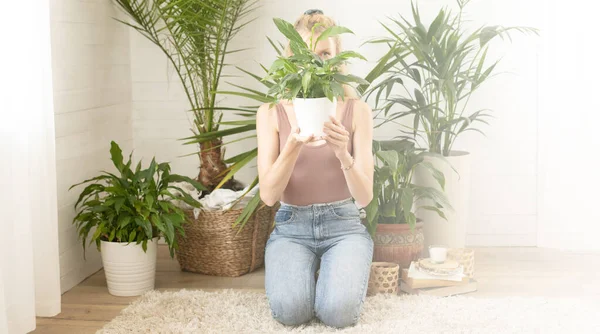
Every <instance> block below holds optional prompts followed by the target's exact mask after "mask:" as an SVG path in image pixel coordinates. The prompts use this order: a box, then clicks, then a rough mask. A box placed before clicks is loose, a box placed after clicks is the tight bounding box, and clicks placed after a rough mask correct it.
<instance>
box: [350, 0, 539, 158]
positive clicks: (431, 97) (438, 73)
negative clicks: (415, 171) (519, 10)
mask: <svg viewBox="0 0 600 334" xmlns="http://www.w3.org/2000/svg"><path fill="white" fill-rule="evenodd" d="M469 1H470V0H457V3H458V6H459V8H460V10H459V13H458V15H453V14H452V13H451V11H449V10H444V9H442V10H440V11H439V14H438V15H437V17H436V18H435V19H434V20H433V21H432V22H431V24H429V27H426V26H425V25H424V23H423V22H422V20H421V16H420V14H419V10H418V8H417V7H416V6H415V5H414V4H412V19H413V22H409V21H408V20H407V19H405V18H404V17H402V16H401V17H400V19H391V21H392V23H393V24H392V25H386V24H383V23H382V26H383V27H384V28H385V29H386V30H387V32H388V33H389V34H390V35H391V36H390V37H384V38H378V39H375V40H371V41H369V42H370V43H385V44H387V45H388V46H389V51H388V52H387V53H386V54H385V55H384V56H383V57H382V58H381V59H380V60H379V61H378V63H377V65H376V66H375V67H374V69H373V70H372V71H371V72H370V73H369V74H368V75H367V77H366V79H367V81H369V82H373V81H375V80H376V79H377V78H379V77H381V76H384V78H383V79H382V80H381V81H380V82H379V83H378V84H376V85H373V86H372V87H370V88H369V87H368V86H366V85H362V86H360V87H359V90H360V91H363V92H364V91H368V93H367V97H368V96H370V95H371V94H372V93H376V108H377V109H379V110H383V111H384V113H385V115H386V117H387V119H386V122H390V121H394V120H396V119H398V118H402V117H405V116H412V117H413V122H412V127H410V126H408V128H409V129H408V131H405V130H403V133H404V134H405V135H406V136H405V137H412V138H414V139H417V137H419V138H421V139H423V140H424V141H425V142H426V145H427V148H428V150H429V152H432V153H437V154H442V155H443V156H448V155H449V154H450V151H451V149H452V145H453V144H454V142H455V140H456V138H457V136H458V135H459V134H461V133H464V132H466V131H477V132H480V133H482V134H483V132H482V131H481V130H480V129H479V128H477V127H476V126H475V125H476V124H477V122H481V123H485V124H488V123H487V121H486V117H490V116H491V114H490V113H489V111H490V110H489V109H482V110H477V111H474V112H469V113H466V112H465V110H466V108H467V105H468V102H469V99H470V97H471V95H472V94H473V92H475V91H476V90H477V89H478V88H479V87H481V85H482V84H483V83H484V82H485V81H486V80H487V79H488V78H490V76H491V75H492V73H494V70H495V69H496V65H497V64H498V62H499V60H497V61H495V62H493V63H492V64H491V65H489V66H486V59H487V58H486V56H487V52H488V49H489V46H490V41H491V40H493V39H494V38H496V37H500V38H504V37H508V38H509V39H510V35H509V33H510V32H511V31H519V32H523V33H530V32H533V33H536V34H537V30H536V29H533V28H527V27H502V26H482V27H479V28H477V29H475V30H474V31H473V32H471V33H467V32H466V31H465V30H464V29H463V23H464V22H463V16H462V14H463V9H464V8H465V6H466V5H467V4H468V3H469ZM396 85H399V86H400V87H401V89H403V91H404V92H405V93H406V94H405V95H402V96H394V95H392V96H390V95H391V92H392V90H393V88H394V87H395V86H396ZM384 93H385V98H382V94H384ZM380 101H383V104H382V105H381V106H379V102H380ZM394 106H402V107H403V109H404V110H403V111H394V112H392V113H390V110H391V109H392V107H394ZM388 114H389V116H388ZM421 128H422V130H420V129H421ZM423 134H424V135H423Z"/></svg>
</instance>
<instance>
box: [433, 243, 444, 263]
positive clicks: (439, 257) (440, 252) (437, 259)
mask: <svg viewBox="0 0 600 334" xmlns="http://www.w3.org/2000/svg"><path fill="white" fill-rule="evenodd" d="M447 254H448V247H446V246H443V245H430V246H429V257H430V258H431V262H433V263H444V262H446V255H447Z"/></svg>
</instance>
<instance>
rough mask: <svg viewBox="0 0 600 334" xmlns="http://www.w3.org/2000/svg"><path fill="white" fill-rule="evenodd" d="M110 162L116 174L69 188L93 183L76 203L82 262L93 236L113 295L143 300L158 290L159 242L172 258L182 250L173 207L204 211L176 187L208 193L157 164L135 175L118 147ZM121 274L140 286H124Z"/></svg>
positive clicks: (179, 217) (180, 217)
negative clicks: (181, 205)
mask: <svg viewBox="0 0 600 334" xmlns="http://www.w3.org/2000/svg"><path fill="white" fill-rule="evenodd" d="M110 156H111V160H112V162H113V164H114V166H115V168H116V169H117V172H118V173H117V174H114V173H110V172H106V171H103V172H102V173H101V175H99V176H96V177H94V178H91V179H89V180H85V181H83V182H81V183H77V184H75V185H72V186H71V187H70V188H69V190H70V189H72V188H74V187H77V186H79V185H82V184H86V183H89V185H87V186H86V187H85V188H84V189H83V191H82V192H81V193H80V195H79V198H78V200H77V202H76V203H75V206H74V208H75V210H77V214H76V215H75V218H73V224H74V225H75V226H76V228H77V231H78V234H79V237H80V239H81V241H82V246H83V249H84V258H85V248H86V242H87V240H88V237H89V236H90V234H91V238H90V244H91V243H92V242H95V244H96V247H97V249H98V250H99V251H101V254H102V261H103V263H104V268H105V273H106V278H107V283H108V289H109V292H110V293H111V294H114V295H120V296H131V295H139V294H141V293H143V292H144V291H147V290H149V289H153V288H154V273H155V272H154V267H155V263H156V247H157V242H158V238H160V237H162V238H164V240H165V242H166V244H167V245H168V247H169V251H170V254H171V257H173V255H174V250H175V249H176V248H177V247H178V244H177V238H176V234H182V233H184V230H183V228H182V225H183V224H184V223H186V217H185V215H184V213H183V211H182V209H180V208H179V207H178V206H177V205H176V204H175V203H174V201H175V200H181V201H183V202H185V203H187V204H188V205H190V206H193V207H200V203H199V202H198V201H196V199H194V198H192V197H190V196H189V195H188V194H187V193H186V192H184V191H183V190H182V189H181V188H180V187H178V186H177V185H176V183H178V182H187V183H189V184H191V185H192V186H193V187H195V188H196V189H198V190H205V188H204V186H202V185H201V184H200V183H198V182H196V181H194V180H191V179H190V178H188V177H186V176H181V175H177V174H172V173H171V168H170V166H169V164H168V163H166V162H165V163H159V164H157V163H156V161H155V159H154V158H153V159H152V161H151V163H150V165H149V167H148V168H146V169H142V165H141V161H140V162H138V164H137V166H136V168H135V170H133V169H132V168H131V167H132V166H131V164H132V161H131V154H130V155H129V160H128V161H127V162H126V163H124V162H123V155H122V151H121V148H120V147H119V145H118V144H117V143H115V142H114V141H113V142H111V148H110ZM132 265H135V268H136V269H137V272H136V270H132V268H131V266H132ZM123 271H125V272H127V273H128V275H130V278H131V276H132V275H133V276H137V278H139V280H135V281H133V280H128V281H127V282H126V281H124V280H123V276H122V275H123Z"/></svg>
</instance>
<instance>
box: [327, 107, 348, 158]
mask: <svg viewBox="0 0 600 334" xmlns="http://www.w3.org/2000/svg"><path fill="white" fill-rule="evenodd" d="M329 119H330V120H331V121H330V122H325V127H323V131H324V132H325V134H326V135H325V136H324V137H323V139H325V140H326V141H327V144H328V145H329V147H331V149H332V150H333V152H334V153H335V156H336V157H338V159H339V158H341V157H342V156H344V154H346V152H348V141H349V140H350V133H349V132H348V131H347V130H346V128H345V127H344V126H343V125H342V123H340V121H338V120H337V119H335V117H333V116H331V115H330V116H329Z"/></svg>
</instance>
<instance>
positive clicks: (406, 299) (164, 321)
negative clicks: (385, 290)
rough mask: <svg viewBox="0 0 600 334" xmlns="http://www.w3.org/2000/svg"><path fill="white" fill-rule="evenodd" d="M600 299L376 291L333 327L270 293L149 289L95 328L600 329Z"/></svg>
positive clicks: (313, 330) (137, 330)
mask: <svg viewBox="0 0 600 334" xmlns="http://www.w3.org/2000/svg"><path fill="white" fill-rule="evenodd" d="M599 317H600V301H597V300H590V299H575V298H542V297H527V298H525V297H503V298H474V297H468V296H453V297H446V298H443V297H433V296H415V295H402V296H393V295H376V296H373V297H367V299H366V301H365V303H364V306H363V311H362V313H361V319H360V322H359V323H358V324H357V325H356V326H354V327H346V328H344V329H335V328H332V327H327V326H325V325H323V324H322V323H321V322H320V321H319V320H318V319H316V318H315V319H313V321H312V322H310V323H308V324H304V325H301V326H297V327H288V326H284V325H282V324H280V323H278V322H277V321H276V320H274V319H273V318H272V317H271V314H270V310H269V307H268V304H267V298H266V296H265V294H264V293H258V292H248V291H241V290H232V289H226V290H222V291H217V292H206V291H201V290H180V291H175V292H172V291H171V292H159V291H150V292H148V293H146V294H145V295H143V296H141V297H140V298H139V299H138V300H136V301H135V302H133V303H132V304H131V305H129V306H128V307H127V308H125V309H124V310H123V311H122V312H121V314H120V315H119V316H117V317H116V318H115V319H113V320H112V321H111V322H110V323H108V324H107V325H105V326H104V327H103V328H102V329H101V330H99V331H98V332H97V334H100V333H102V334H107V333H111V334H112V333H116V334H120V333H281V332H298V333H328V332H347V333H402V334H404V333H419V334H423V333H544V334H545V333H571V332H574V333H600V320H599V319H600V318H599Z"/></svg>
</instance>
